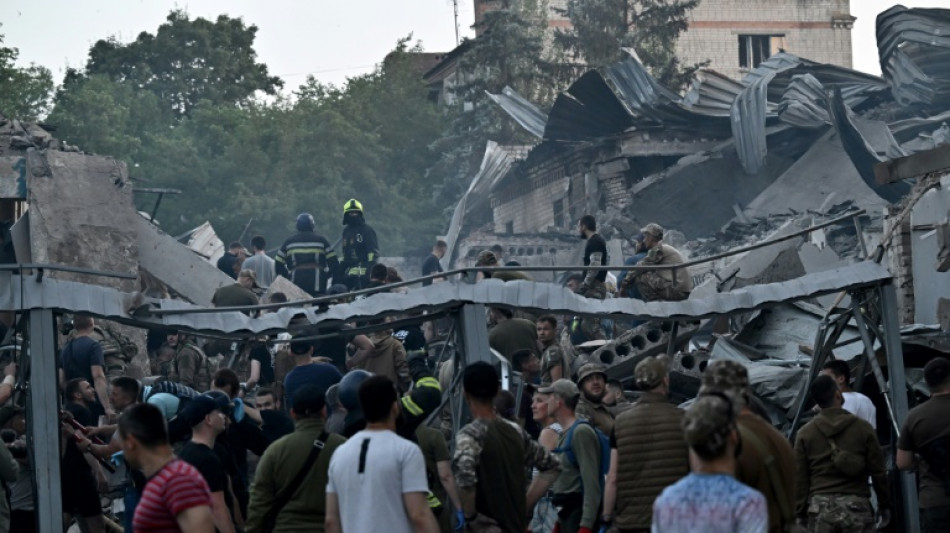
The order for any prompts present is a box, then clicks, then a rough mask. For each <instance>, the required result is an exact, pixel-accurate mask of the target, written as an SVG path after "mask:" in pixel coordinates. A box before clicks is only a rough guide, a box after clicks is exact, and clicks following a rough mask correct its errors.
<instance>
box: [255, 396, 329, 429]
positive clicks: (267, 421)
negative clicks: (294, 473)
mask: <svg viewBox="0 0 950 533" xmlns="http://www.w3.org/2000/svg"><path fill="white" fill-rule="evenodd" d="M335 386H336V385H334V387H335ZM254 404H255V407H257V409H259V412H260V415H261V432H262V433H263V434H264V438H266V439H267V441H268V442H274V441H276V440H277V439H279V438H281V437H283V436H284V435H289V434H290V433H292V432H293V431H294V421H293V420H291V419H290V417H289V416H287V415H286V414H285V413H284V412H283V411H282V410H281V402H280V396H279V395H278V394H277V393H276V392H275V391H274V389H271V388H269V387H260V388H258V389H257V395H256V396H255V402H254Z"/></svg>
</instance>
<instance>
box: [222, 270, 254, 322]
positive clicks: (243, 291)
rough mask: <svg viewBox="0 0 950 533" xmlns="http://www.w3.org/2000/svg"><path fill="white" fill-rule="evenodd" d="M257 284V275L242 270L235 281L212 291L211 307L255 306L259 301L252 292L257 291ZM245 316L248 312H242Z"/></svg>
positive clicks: (250, 271) (249, 313) (251, 271)
mask: <svg viewBox="0 0 950 533" xmlns="http://www.w3.org/2000/svg"><path fill="white" fill-rule="evenodd" d="M259 288H260V286H259V285H258V284H257V273H255V272H254V271H253V270H251V269H247V268H245V269H242V270H241V271H240V272H239V273H238V275H237V281H236V282H235V283H232V284H230V285H225V286H223V287H220V288H218V289H216V290H215V291H214V295H213V296H212V297H211V305H213V306H215V307H239V306H245V305H257V304H259V303H260V299H259V298H258V297H257V294H256V293H255V292H254V289H259ZM242 312H243V313H244V314H246V315H251V314H252V313H251V312H250V311H242Z"/></svg>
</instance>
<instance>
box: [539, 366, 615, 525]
mask: <svg viewBox="0 0 950 533" xmlns="http://www.w3.org/2000/svg"><path fill="white" fill-rule="evenodd" d="M538 392H540V393H541V394H547V395H548V400H547V401H548V414H549V415H551V416H553V417H554V419H555V420H557V423H558V424H560V425H561V427H562V428H564V431H563V432H562V433H561V434H560V436H558V441H557V448H555V450H554V451H555V452H560V455H559V456H558V459H559V460H560V462H561V473H560V475H559V476H558V477H557V481H555V482H554V486H552V487H551V490H552V491H553V492H554V496H553V498H552V500H551V501H552V502H553V503H554V505H556V506H558V507H559V508H560V511H558V514H557V515H558V521H557V523H558V525H559V526H560V531H561V532H562V533H574V532H580V533H590V532H591V531H595V528H596V526H597V524H598V523H599V520H598V519H599V517H598V514H599V513H600V502H601V496H602V494H603V485H602V483H603V480H602V479H601V477H600V472H601V464H600V461H601V456H600V455H601V448H600V439H599V437H598V436H597V432H595V431H594V429H593V427H592V426H591V425H590V423H588V422H587V421H586V420H583V419H578V418H577V415H576V414H575V412H574V410H575V409H576V408H577V402H578V400H579V399H580V396H581V393H580V391H579V390H578V389H577V385H575V384H574V382H573V381H571V380H569V379H559V380H557V381H555V382H554V383H552V384H551V385H550V386H547V387H541V388H539V389H538Z"/></svg>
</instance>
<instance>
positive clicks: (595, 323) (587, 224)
mask: <svg viewBox="0 0 950 533" xmlns="http://www.w3.org/2000/svg"><path fill="white" fill-rule="evenodd" d="M577 229H578V230H579V231H580V235H581V238H582V239H586V240H587V246H585V247H584V266H607V262H608V261H607V241H605V240H604V238H603V237H601V236H600V234H598V233H597V220H596V219H595V218H594V216H593V215H584V216H582V217H581V219H580V220H579V221H578V223H577ZM606 280H607V271H606V270H593V269H590V270H587V271H585V272H584V282H583V283H581V286H580V287H579V288H578V289H577V294H580V295H581V296H584V297H587V298H596V299H598V300H603V299H604V298H606V297H607V286H606V285H605V284H604V282H605V281H606ZM580 327H581V330H582V331H583V333H584V336H585V337H586V340H589V341H591V340H602V339H604V332H603V330H602V329H601V327H600V318H598V317H595V318H584V319H582V320H581V324H580Z"/></svg>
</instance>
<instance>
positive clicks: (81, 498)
mask: <svg viewBox="0 0 950 533" xmlns="http://www.w3.org/2000/svg"><path fill="white" fill-rule="evenodd" d="M62 494H63V512H66V513H69V514H71V515H78V516H82V517H87V518H88V517H91V516H99V515H101V514H102V502H101V501H100V500H99V487H98V486H97V485H96V478H95V477H94V476H93V475H92V474H91V473H88V472H76V473H72V474H71V475H70V476H69V477H66V476H64V477H63V482H62Z"/></svg>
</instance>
